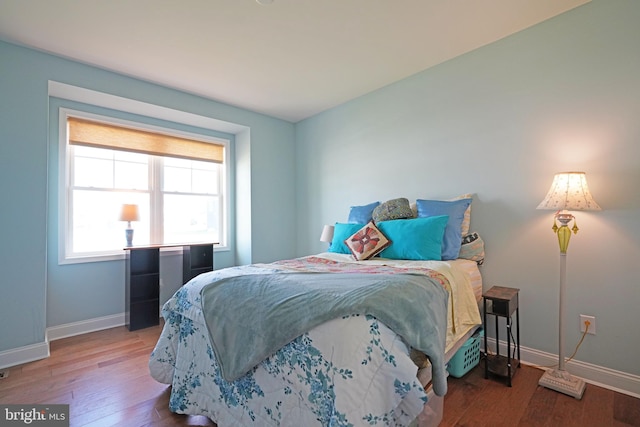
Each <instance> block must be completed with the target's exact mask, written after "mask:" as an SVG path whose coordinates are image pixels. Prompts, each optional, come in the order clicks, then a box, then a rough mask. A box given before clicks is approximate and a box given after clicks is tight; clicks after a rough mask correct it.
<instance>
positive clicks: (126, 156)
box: [106, 150, 149, 165]
mask: <svg viewBox="0 0 640 427" xmlns="http://www.w3.org/2000/svg"><path fill="white" fill-rule="evenodd" d="M106 151H110V150H106ZM113 153H114V158H115V159H116V160H122V161H126V162H134V163H144V164H145V165H146V164H147V163H149V155H148V154H140V153H131V152H129V151H118V150H113Z"/></svg>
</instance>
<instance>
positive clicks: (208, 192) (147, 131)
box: [61, 109, 229, 259]
mask: <svg viewBox="0 0 640 427" xmlns="http://www.w3.org/2000/svg"><path fill="white" fill-rule="evenodd" d="M61 124H63V125H64V126H61V127H63V128H65V129H63V131H64V138H63V139H64V142H65V144H64V146H65V150H66V156H65V159H66V166H65V170H66V185H65V193H66V194H65V203H64V208H65V210H66V221H65V227H64V228H65V232H64V233H63V235H64V237H65V259H73V258H85V257H106V258H105V259H110V258H109V256H110V255H116V254H121V252H122V248H123V247H124V246H125V245H126V240H125V231H124V230H125V228H126V227H127V223H125V222H122V221H119V219H120V218H119V217H120V210H121V208H122V205H123V204H136V205H138V208H139V221H135V222H133V223H132V224H131V225H132V228H133V229H134V237H133V244H134V245H144V244H151V243H188V242H201V241H213V242H219V243H220V245H221V246H226V243H227V204H228V196H227V194H228V188H227V181H228V180H227V163H228V162H227V160H226V155H227V151H228V143H229V141H227V140H222V139H218V138H213V137H208V136H203V135H194V134H186V133H184V132H178V131H175V130H168V129H161V128H157V127H152V126H149V125H144V124H140V123H131V122H124V121H121V120H116V119H111V118H105V117H101V116H95V115H90V114H87V113H81V112H77V111H76V112H74V111H71V110H65V109H62V110H61ZM61 237H62V236H61Z"/></svg>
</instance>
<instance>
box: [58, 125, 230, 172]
mask: <svg viewBox="0 0 640 427" xmlns="http://www.w3.org/2000/svg"><path fill="white" fill-rule="evenodd" d="M67 124H68V128H69V144H73V145H84V146H88V147H97V148H108V149H112V150H122V151H132V152H135V153H144V154H152V155H156V156H168V157H178V158H182V159H190V160H204V161H209V162H216V163H223V162H224V145H222V144H216V143H210V142H202V141H196V140H193V139H188V138H182V137H179V136H173V135H166V134H162V133H155V132H150V131H145V130H139V129H131V128H127V127H122V126H116V125H112V124H108V123H102V122H97V121H93V120H87V119H80V118H77V117H69V118H68V119H67Z"/></svg>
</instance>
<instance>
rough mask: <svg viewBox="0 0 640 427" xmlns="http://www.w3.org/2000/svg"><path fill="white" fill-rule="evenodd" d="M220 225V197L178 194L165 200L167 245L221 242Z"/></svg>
mask: <svg viewBox="0 0 640 427" xmlns="http://www.w3.org/2000/svg"><path fill="white" fill-rule="evenodd" d="M219 223H220V200H219V198H218V197H214V196H193V195H175V194H166V195H165V196H164V241H165V243H185V242H202V241H212V242H218V241H219V239H220V233H219V230H218V226H219Z"/></svg>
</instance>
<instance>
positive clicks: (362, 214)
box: [347, 202, 380, 224]
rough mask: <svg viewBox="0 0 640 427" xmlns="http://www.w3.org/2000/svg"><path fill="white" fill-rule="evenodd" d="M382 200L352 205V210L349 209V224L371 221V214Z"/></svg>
mask: <svg viewBox="0 0 640 427" xmlns="http://www.w3.org/2000/svg"><path fill="white" fill-rule="evenodd" d="M379 204H380V202H373V203H369V204H368V205H364V206H351V210H349V219H347V222H348V223H349V224H366V223H368V222H369V221H371V215H372V214H373V210H374V209H375V208H376V207H378V205H379Z"/></svg>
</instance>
